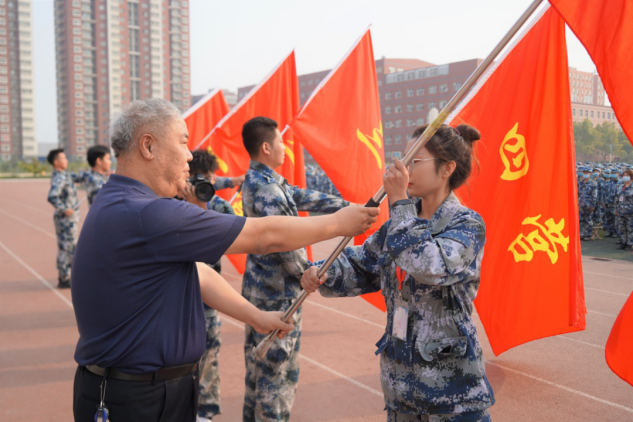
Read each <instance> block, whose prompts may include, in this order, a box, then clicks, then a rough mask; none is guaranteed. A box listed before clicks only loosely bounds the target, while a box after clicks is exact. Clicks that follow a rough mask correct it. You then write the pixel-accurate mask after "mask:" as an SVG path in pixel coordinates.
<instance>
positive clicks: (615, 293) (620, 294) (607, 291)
mask: <svg viewBox="0 0 633 422" xmlns="http://www.w3.org/2000/svg"><path fill="white" fill-rule="evenodd" d="M585 290H594V291H596V292H602V293H611V294H612V295H618V296H624V297H629V296H630V293H629V294H626V293H618V292H612V291H611V290H602V289H594V288H593V287H585Z"/></svg>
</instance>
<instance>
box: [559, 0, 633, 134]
mask: <svg viewBox="0 0 633 422" xmlns="http://www.w3.org/2000/svg"><path fill="white" fill-rule="evenodd" d="M550 3H551V4H552V6H554V8H555V9H556V10H557V11H558V13H560V14H561V16H562V17H563V18H564V19H565V21H566V22H567V25H569V27H570V28H571V30H572V31H573V32H574V34H576V37H578V39H579V40H580V42H581V43H582V44H583V45H584V46H585V48H586V49H587V52H588V53H589V55H590V56H591V59H592V60H593V62H594V64H595V65H596V68H597V69H598V74H599V75H600V78H601V79H602V84H603V86H604V89H605V91H606V92H607V94H608V95H609V101H610V102H611V107H613V111H614V112H615V115H616V117H617V118H618V121H619V122H620V125H621V126H622V129H623V130H624V132H625V133H626V135H627V137H628V138H629V141H631V142H633V84H631V54H632V53H631V52H633V1H631V0H608V1H607V0H550Z"/></svg>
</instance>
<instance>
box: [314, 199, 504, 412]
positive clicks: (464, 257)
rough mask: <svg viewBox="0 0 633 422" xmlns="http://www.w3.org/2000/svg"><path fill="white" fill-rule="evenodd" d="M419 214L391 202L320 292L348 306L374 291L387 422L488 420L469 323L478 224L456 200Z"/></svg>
mask: <svg viewBox="0 0 633 422" xmlns="http://www.w3.org/2000/svg"><path fill="white" fill-rule="evenodd" d="M398 202H400V201H398ZM420 210H421V202H420V201H418V203H417V204H416V205H412V204H403V205H398V204H397V203H396V205H395V206H393V207H392V209H391V219H390V220H389V221H388V222H387V223H385V224H383V226H382V227H381V228H380V230H379V231H378V232H376V233H374V234H373V235H372V236H370V237H369V238H368V239H367V240H366V241H365V243H364V244H363V245H362V246H352V247H348V248H346V249H345V250H344V251H343V253H342V254H341V255H340V256H339V258H337V259H336V261H335V262H334V264H333V265H332V266H331V267H330V268H329V269H328V271H327V274H328V279H327V280H326V281H325V284H323V285H321V286H320V287H319V292H320V293H321V295H322V296H324V297H351V296H359V295H362V294H366V293H373V292H378V291H382V294H383V296H384V297H385V303H386V305H387V326H386V328H385V333H384V335H383V336H382V338H381V339H380V340H379V341H378V343H376V346H377V347H378V349H377V350H376V354H377V355H380V368H381V371H380V380H381V384H382V390H383V393H384V395H385V397H384V399H385V406H386V409H387V412H388V416H387V418H388V421H390V422H391V421H393V422H395V421H397V422H401V421H402V422H413V421H453V420H459V421H481V420H489V419H488V418H489V416H488V408H489V407H490V406H492V405H493V404H494V402H495V399H494V394H493V391H492V387H491V386H490V383H489V382H488V379H487V377H486V374H485V364H484V358H483V352H482V348H481V344H480V342H479V339H478V336H477V330H476V327H475V325H474V323H473V320H472V318H471V315H472V312H473V309H474V306H473V300H474V298H475V297H476V296H477V290H478V288H479V281H480V280H479V277H480V271H481V260H482V258H483V251H484V243H485V240H486V236H485V225H484V222H483V220H482V218H481V216H480V215H479V214H477V213H476V212H475V211H473V210H470V209H468V208H466V207H465V206H463V205H462V204H461V203H460V202H459V199H457V196H455V194H454V193H450V194H449V196H448V197H447V198H446V199H445V200H444V202H443V203H442V204H441V205H440V207H439V208H438V210H437V211H436V212H435V213H434V214H433V217H432V218H431V219H430V220H426V219H422V218H418V215H419V213H420ZM322 264H323V261H321V262H317V263H315V265H316V266H320V265H322ZM315 268H316V267H315ZM315 273H316V271H314V269H313V268H311V269H310V270H309V271H307V272H306V274H305V276H304V280H306V279H309V278H310V277H312V278H313V279H316V277H315V276H314V274H315ZM304 280H302V285H303V287H304V288H305V289H306V290H307V291H312V290H313V288H310V287H309V286H308V285H306V284H305V282H304ZM399 307H405V308H406V309H408V313H407V314H405V319H404V320H403V322H404V331H405V332H406V334H405V338H404V339H402V338H401V337H399V335H398V334H397V333H396V329H394V319H397V317H396V309H397V308H399Z"/></svg>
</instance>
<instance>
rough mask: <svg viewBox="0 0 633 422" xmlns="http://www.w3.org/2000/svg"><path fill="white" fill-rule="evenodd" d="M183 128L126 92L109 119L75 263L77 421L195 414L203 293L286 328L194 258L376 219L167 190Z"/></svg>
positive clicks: (211, 301) (179, 161) (229, 309)
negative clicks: (181, 195) (232, 211)
mask: <svg viewBox="0 0 633 422" xmlns="http://www.w3.org/2000/svg"><path fill="white" fill-rule="evenodd" d="M187 137H188V133H187V127H186V125H185V122H184V121H183V119H182V117H181V115H180V112H179V111H178V109H177V108H176V107H175V106H174V105H173V104H171V103H170V102H168V101H166V100H161V99H150V100H144V101H136V102H134V103H132V104H130V106H129V107H127V108H126V109H125V110H124V111H123V112H122V113H121V114H120V115H118V116H116V117H115V118H114V119H113V120H112V122H111V126H110V140H111V143H112V148H113V149H114V152H115V155H116V157H118V165H117V170H116V174H115V175H112V176H111V177H110V179H109V180H108V182H107V183H106V184H105V185H104V187H103V188H102V190H101V192H100V193H99V195H98V196H97V198H96V200H95V202H94V203H93V204H92V207H91V208H90V213H88V216H87V218H86V221H85V223H84V225H83V229H82V231H81V234H80V236H79V241H78V243H77V248H76V251H75V257H74V262H73V272H72V298H73V304H74V307H75V315H76V317H77V325H78V328H79V334H80V338H79V342H78V344H77V349H76V352H75V360H76V361H77V362H78V363H79V367H78V369H77V373H76V375H75V385H74V406H73V408H74V415H75V420H77V421H93V420H95V414H96V413H97V412H98V411H99V414H100V416H104V414H103V412H102V411H101V410H98V409H101V408H102V407H103V408H107V409H108V413H109V416H110V419H111V420H112V421H114V422H125V421H134V422H138V421H178V422H181V421H194V420H195V417H196V400H197V397H196V394H197V391H198V389H197V366H198V360H199V359H200V357H201V356H202V353H203V352H204V348H205V343H206V339H205V336H206V331H205V318H204V309H203V306H202V303H203V302H205V303H206V304H207V305H209V306H211V307H212V308H214V309H217V310H219V311H220V312H223V313H225V314H227V315H229V316H232V317H233V318H236V319H238V320H240V321H243V322H245V323H246V324H248V325H250V326H252V327H253V328H254V329H255V330H257V331H258V332H261V333H268V332H270V331H271V330H273V329H276V328H280V329H281V330H283V333H282V335H283V334H285V333H287V332H288V331H289V330H291V329H292V326H291V325H288V324H286V323H284V322H282V321H281V313H280V312H262V311H260V310H258V309H257V308H255V307H254V306H253V305H251V304H250V303H249V302H248V301H247V300H246V299H244V298H243V297H242V296H241V295H239V294H238V293H237V292H236V291H235V290H234V289H232V288H231V287H230V286H229V285H228V284H227V283H226V281H225V280H224V279H223V278H222V277H220V276H219V275H218V274H217V273H216V272H215V271H213V270H212V269H210V268H208V267H207V266H205V265H197V264H196V262H217V261H218V260H219V259H220V257H221V256H222V255H223V254H225V253H229V254H233V253H254V254H267V253H271V252H279V251H290V250H296V249H299V248H302V247H304V246H307V245H310V244H312V243H316V242H320V241H323V240H326V239H330V238H333V237H336V236H355V235H358V234H360V233H362V232H363V231H365V230H366V229H367V228H369V226H370V225H371V223H373V222H374V221H375V220H376V215H377V214H378V210H377V209H375V208H374V209H369V208H362V207H348V208H344V209H342V210H341V211H339V212H337V213H335V214H332V215H328V216H320V217H310V218H298V217H266V218H257V219H249V218H243V217H237V216H233V215H226V214H218V213H214V212H209V211H204V210H202V209H200V208H199V207H197V206H195V205H193V204H190V203H188V202H185V201H177V200H175V199H171V198H173V196H174V195H175V194H176V192H177V191H178V190H180V189H183V188H185V186H186V184H187V177H188V176H189V165H188V164H187V163H188V161H190V160H191V158H192V156H191V153H190V152H189V150H188V149H187ZM189 188H190V187H189Z"/></svg>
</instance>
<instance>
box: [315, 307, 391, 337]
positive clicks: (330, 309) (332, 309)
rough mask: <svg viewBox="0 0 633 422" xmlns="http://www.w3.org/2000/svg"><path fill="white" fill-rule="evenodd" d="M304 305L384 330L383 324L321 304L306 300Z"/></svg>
mask: <svg viewBox="0 0 633 422" xmlns="http://www.w3.org/2000/svg"><path fill="white" fill-rule="evenodd" d="M306 303H309V304H311V305H316V306H318V307H319V308H323V309H327V310H328V311H332V312H335V313H337V314H341V315H345V316H346V317H349V318H352V319H355V320H357V321H361V322H365V323H367V324H369V325H374V326H376V327H378V328H382V329H383V330H384V329H385V324H378V323H376V322H373V321H368V320H366V319H363V318H360V317H357V316H356V315H352V314H348V313H347V312H343V311H339V310H338V309H336V308H331V307H329V306H326V305H322V304H320V303H317V302H313V301H311V300H306Z"/></svg>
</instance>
